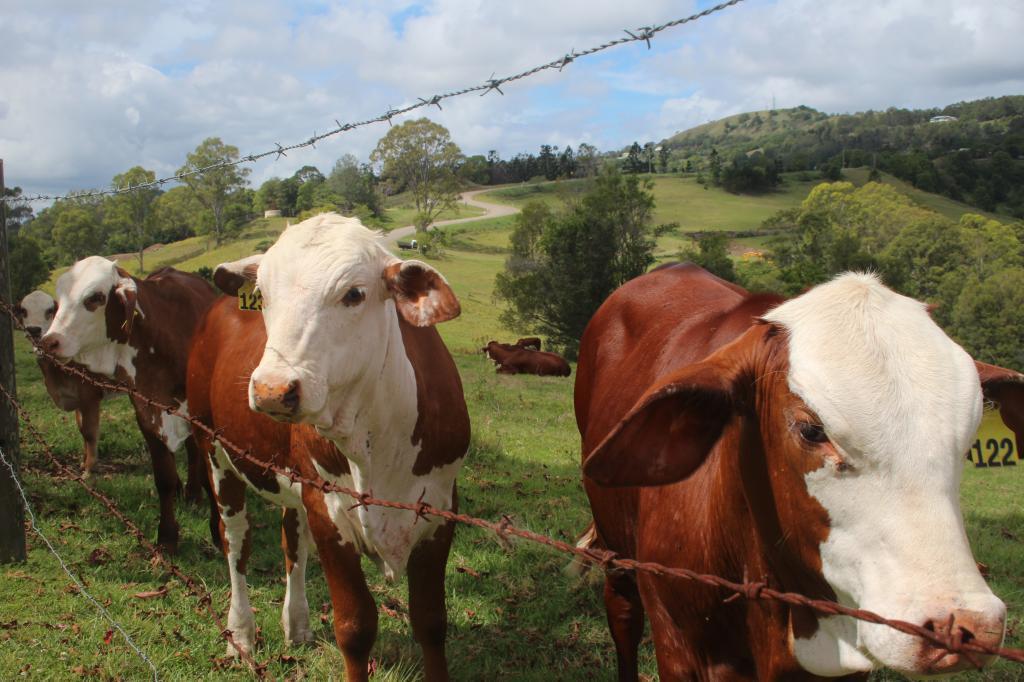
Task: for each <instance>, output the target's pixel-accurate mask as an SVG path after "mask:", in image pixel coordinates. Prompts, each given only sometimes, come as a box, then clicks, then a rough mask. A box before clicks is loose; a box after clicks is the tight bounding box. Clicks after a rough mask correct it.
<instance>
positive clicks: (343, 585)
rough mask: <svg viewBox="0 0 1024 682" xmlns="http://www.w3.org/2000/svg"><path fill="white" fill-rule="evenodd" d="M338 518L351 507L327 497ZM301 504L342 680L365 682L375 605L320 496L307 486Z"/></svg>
mask: <svg viewBox="0 0 1024 682" xmlns="http://www.w3.org/2000/svg"><path fill="white" fill-rule="evenodd" d="M328 495H330V496H332V497H333V498H334V499H332V500H331V503H332V505H333V508H334V509H335V510H336V511H337V513H339V514H344V513H345V511H344V510H345V509H346V508H347V507H349V506H351V500H350V499H349V498H348V497H344V498H342V497H341V496H339V495H338V494H337V493H328ZM302 502H303V506H304V507H305V508H306V513H307V518H308V519H309V530H310V532H311V534H312V536H313V541H314V542H315V543H316V548H317V551H318V552H319V554H320V565H321V566H322V567H323V570H324V576H325V577H326V578H327V587H328V589H329V590H330V593H331V605H332V606H333V607H334V638H335V640H336V641H337V642H338V648H339V649H341V655H342V656H343V657H344V659H345V679H346V680H347V681H348V682H366V680H367V679H369V670H368V666H369V662H370V650H371V649H372V648H373V642H374V640H376V639H377V605H376V603H374V601H373V595H371V594H370V589H369V587H367V585H366V576H365V575H364V574H363V567H362V565H361V564H360V563H359V553H358V552H357V551H356V548H355V546H354V545H353V544H352V543H351V542H349V541H347V540H345V539H344V538H343V537H342V536H341V534H340V533H339V532H338V529H337V527H336V526H335V525H334V522H333V521H332V520H331V516H330V514H329V513H328V510H327V506H326V503H325V500H324V495H323V493H321V492H319V491H316V490H312V489H310V488H309V487H308V486H307V487H306V488H304V489H303V491H302Z"/></svg>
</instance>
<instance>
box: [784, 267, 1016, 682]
mask: <svg viewBox="0 0 1024 682" xmlns="http://www.w3.org/2000/svg"><path fill="white" fill-rule="evenodd" d="M766 318H767V319H768V320H769V321H771V322H773V323H775V324H777V325H780V326H782V327H784V328H785V329H786V330H787V332H788V336H789V338H788V343H789V366H790V371H789V377H788V384H789V388H790V390H791V391H792V392H793V393H794V394H796V395H797V396H799V398H801V399H802V400H803V401H804V403H806V405H807V406H808V407H809V408H810V409H811V410H813V412H814V413H815V414H816V415H817V417H818V418H819V419H820V424H821V426H822V427H824V436H825V437H827V440H825V441H824V442H823V446H824V447H827V448H829V450H828V455H827V458H828V459H829V460H831V461H830V463H829V464H828V465H826V466H822V467H821V468H817V469H815V470H813V471H811V472H810V473H808V474H806V476H805V481H806V485H807V490H808V492H809V493H810V495H811V496H812V497H814V498H815V499H817V500H818V502H820V504H821V505H822V506H823V507H824V509H825V510H826V511H827V513H828V525H829V531H828V537H827V539H826V540H825V542H824V543H823V544H822V545H821V548H820V553H821V563H822V573H823V575H824V577H825V579H826V580H827V581H828V583H829V585H830V586H831V587H832V588H833V590H834V591H835V593H836V594H837V596H838V598H839V599H840V601H841V602H843V603H845V604H847V605H851V606H855V607H859V608H864V609H868V610H871V611H875V612H877V613H880V614H882V615H884V616H886V617H889V618H897V619H901V620H904V621H908V622H911V623H916V624H918V625H923V626H925V627H933V628H935V629H937V630H945V629H946V627H947V626H948V623H949V619H950V617H951V616H953V624H954V629H956V628H963V629H964V630H966V631H970V632H971V633H972V636H974V637H977V638H979V639H980V640H983V641H985V642H987V643H989V644H992V643H995V644H998V643H999V642H1000V641H1001V639H1002V633H1003V628H1004V624H1005V616H1006V607H1005V606H1004V604H1003V603H1002V602H1001V601H1000V600H999V599H998V598H997V597H996V596H995V595H993V594H992V591H991V590H990V589H989V588H988V585H986V583H985V581H984V579H983V578H982V577H981V575H980V574H979V572H978V569H977V566H976V564H975V561H974V558H973V556H972V554H971V549H970V547H969V545H968V542H967V537H966V534H965V531H964V525H963V519H962V516H961V512H960V503H959V488H960V478H961V473H962V468H963V462H964V453H965V452H966V451H967V449H968V447H969V444H970V442H971V441H972V440H973V439H974V434H975V432H976V431H977V428H978V424H979V421H980V418H981V413H982V393H981V388H980V385H979V380H978V371H977V369H976V367H975V364H974V361H973V360H972V359H971V358H970V356H968V355H967V353H966V352H964V350H963V349H962V348H960V347H959V346H958V345H957V344H955V343H954V342H953V341H952V340H950V339H949V337H947V336H946V335H945V334H944V333H943V332H942V330H941V329H939V327H938V326H937V325H936V324H935V323H934V322H933V321H932V320H931V318H930V317H929V316H928V314H927V312H926V310H925V307H924V306H923V304H921V303H919V302H917V301H914V300H912V299H909V298H906V297H904V296H900V295H898V294H896V293H894V292H892V291H890V290H888V289H886V288H885V287H883V286H882V285H881V284H880V283H879V282H878V281H877V279H876V278H874V277H872V276H868V275H845V276H843V277H840V278H837V279H836V280H833V281H832V282H830V283H828V284H825V285H822V286H819V287H816V288H815V289H812V290H811V291H810V292H808V293H806V294H804V295H803V296H800V297H797V298H795V299H793V300H791V301H789V302H787V303H784V304H783V305H781V306H779V307H778V308H776V309H775V310H773V311H772V312H771V313H770V314H768V315H767V316H766ZM822 626H823V627H822V628H821V629H820V630H819V631H818V632H817V634H815V635H814V637H813V638H811V639H810V640H806V639H796V640H795V642H794V645H795V646H794V649H795V653H796V655H797V657H798V659H799V660H800V662H801V664H802V665H803V666H804V667H806V668H807V669H809V670H811V671H812V672H817V673H819V674H827V675H838V674H843V673H848V672H852V671H856V670H870V669H871V668H872V667H875V666H876V665H877V664H882V665H885V666H888V667H892V668H895V669H897V670H902V671H906V672H910V673H915V672H916V673H921V672H928V670H927V661H923V660H922V657H924V656H928V657H929V658H931V659H934V658H935V650H934V649H932V650H927V649H926V648H924V647H922V644H921V640H920V639H918V638H916V637H911V636H908V635H903V634H901V633H899V632H897V631H895V630H893V629H891V628H888V627H885V626H881V625H871V624H867V623H864V622H860V621H857V622H854V621H852V620H850V619H846V618H829V619H826V620H825V621H823V622H822ZM953 658H954V657H952V656H950V657H949V659H948V660H943V659H942V656H941V654H940V655H939V659H940V660H936V661H934V665H933V666H932V667H931V670H932V671H938V670H942V669H943V667H945V666H947V665H950V666H951V665H953V664H954V663H955V662H956V661H955V660H953ZM960 663H963V662H962V661H961V662H960Z"/></svg>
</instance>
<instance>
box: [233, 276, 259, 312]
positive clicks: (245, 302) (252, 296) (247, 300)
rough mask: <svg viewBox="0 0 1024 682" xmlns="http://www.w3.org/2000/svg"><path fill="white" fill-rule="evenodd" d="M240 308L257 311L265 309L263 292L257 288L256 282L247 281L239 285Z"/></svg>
mask: <svg viewBox="0 0 1024 682" xmlns="http://www.w3.org/2000/svg"><path fill="white" fill-rule="evenodd" d="M238 309H239V310H250V311H253V310H254V311H257V312H259V311H261V310H263V293H262V292H261V291H260V290H259V289H257V288H256V282H250V281H246V283H245V284H243V285H242V286H240V287H238Z"/></svg>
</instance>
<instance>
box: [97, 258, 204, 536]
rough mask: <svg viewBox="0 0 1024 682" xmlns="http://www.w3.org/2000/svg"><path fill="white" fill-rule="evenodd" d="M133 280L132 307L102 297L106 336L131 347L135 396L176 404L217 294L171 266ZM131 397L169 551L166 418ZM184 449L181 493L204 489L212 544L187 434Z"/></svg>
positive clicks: (171, 477) (170, 474) (171, 491)
mask: <svg viewBox="0 0 1024 682" xmlns="http://www.w3.org/2000/svg"><path fill="white" fill-rule="evenodd" d="M125 275H127V273H125ZM133 279H135V283H136V286H137V294H136V296H137V299H136V301H135V303H136V305H135V306H133V305H126V304H125V301H122V300H121V298H120V297H118V296H116V295H113V293H111V295H109V296H108V302H107V306H106V322H107V336H108V337H109V338H110V339H111V340H112V341H114V342H116V343H122V344H127V345H129V346H131V347H132V348H134V349H136V350H137V355H136V356H135V377H134V379H133V382H134V385H135V388H136V389H137V390H138V391H139V392H140V393H141V394H143V395H145V396H148V397H150V398H153V399H155V400H158V401H160V402H163V403H171V404H175V403H181V402H183V401H184V400H185V372H186V368H187V365H188V351H189V347H190V346H191V343H192V336H193V334H194V333H195V330H196V328H197V327H198V325H199V321H200V320H201V319H202V317H203V315H205V314H206V311H207V310H208V309H209V307H210V305H211V304H212V303H213V301H214V300H215V299H216V298H217V293H216V292H215V291H214V289H213V287H212V286H210V284H209V283H208V282H207V281H206V280H204V279H203V278H201V277H199V276H197V275H193V274H189V273H185V272H179V271H177V270H174V269H173V268H163V269H160V270H157V271H156V272H154V273H152V274H151V275H149V276H148V277H146V278H145V279H136V278H133ZM129 303H131V302H129ZM140 311H141V312H140ZM118 378H119V379H127V378H128V377H127V376H120V377H118ZM131 400H132V405H133V406H134V408H135V417H136V421H137V422H138V425H139V429H140V430H141V431H142V437H143V438H144V439H145V441H146V447H147V448H148V450H149V454H150V458H151V459H152V462H153V476H154V479H155V482H156V489H157V493H158V495H159V497H160V525H159V531H158V535H157V539H158V541H159V543H160V544H161V545H163V546H164V547H166V548H168V549H170V550H171V551H175V550H176V549H177V544H178V523H177V521H175V519H174V505H175V496H176V495H177V494H178V491H179V489H180V488H181V483H180V480H179V478H178V472H177V468H176V467H175V463H174V452H172V451H171V450H170V449H168V446H167V442H166V441H165V433H164V431H165V427H164V425H165V419H166V417H165V414H164V412H163V411H162V410H160V409H159V408H157V407H153V406H151V405H148V404H147V403H146V402H144V401H143V400H141V399H139V398H136V397H134V396H133V397H132V398H131ZM185 447H186V449H187V452H188V482H187V484H186V486H185V496H186V498H187V499H189V500H191V501H193V502H200V501H202V500H203V497H204V493H203V491H204V489H205V490H206V495H208V496H209V500H210V507H211V509H210V514H211V516H210V530H211V534H212V536H213V540H214V542H217V540H218V534H217V525H216V524H217V517H216V505H215V504H214V501H213V496H212V493H210V491H209V489H208V488H209V482H208V478H207V476H206V469H205V465H204V464H203V459H202V455H201V453H200V452H199V450H198V449H197V448H196V443H195V440H194V439H193V438H192V437H191V436H189V437H188V438H187V439H186V440H185Z"/></svg>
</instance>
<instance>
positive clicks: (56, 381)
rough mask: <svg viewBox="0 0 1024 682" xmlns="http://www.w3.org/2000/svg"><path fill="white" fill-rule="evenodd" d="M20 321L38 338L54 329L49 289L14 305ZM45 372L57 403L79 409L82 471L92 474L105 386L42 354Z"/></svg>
mask: <svg viewBox="0 0 1024 682" xmlns="http://www.w3.org/2000/svg"><path fill="white" fill-rule="evenodd" d="M14 313H15V315H16V316H17V318H18V321H19V322H20V323H21V325H22V326H23V327H24V328H25V331H26V332H28V335H29V336H30V337H32V340H33V341H34V342H38V341H39V339H40V338H42V336H43V335H44V334H46V333H47V332H48V331H49V330H50V324H51V323H52V322H53V317H54V315H55V314H56V313H57V302H56V301H54V300H53V297H52V296H50V295H49V294H47V293H46V292H45V291H33V292H32V293H30V294H28V295H27V296H25V298H23V299H21V303H19V304H18V305H17V306H15V308H14ZM36 362H37V363H38V364H39V369H40V371H41V372H42V373H43V384H44V385H45V386H46V392H47V393H48V394H49V396H50V399H51V400H52V401H53V404H54V405H56V406H57V407H59V408H60V409H62V410H64V411H65V412H74V413H75V422H76V423H77V424H78V432H79V433H80V434H82V442H83V450H84V454H83V456H82V475H83V476H85V477H88V476H89V475H90V474H92V470H93V467H95V466H96V444H97V442H98V441H99V437H100V402H102V400H103V398H104V397H106V395H105V394H104V392H103V390H102V389H100V388H97V387H96V386H94V385H92V384H90V383H87V382H85V381H82V380H81V379H79V378H78V377H76V376H74V375H71V374H68V373H67V372H64V371H61V369H60V368H58V367H56V366H55V365H54V364H53V361H52V360H49V359H47V358H45V357H43V356H42V355H39V356H37V357H36Z"/></svg>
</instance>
